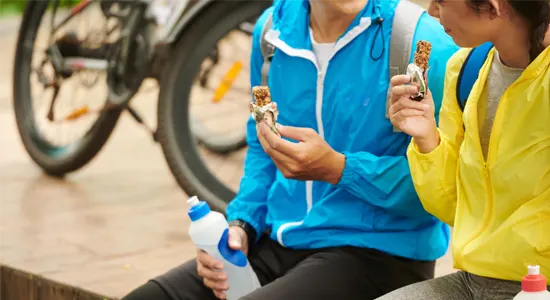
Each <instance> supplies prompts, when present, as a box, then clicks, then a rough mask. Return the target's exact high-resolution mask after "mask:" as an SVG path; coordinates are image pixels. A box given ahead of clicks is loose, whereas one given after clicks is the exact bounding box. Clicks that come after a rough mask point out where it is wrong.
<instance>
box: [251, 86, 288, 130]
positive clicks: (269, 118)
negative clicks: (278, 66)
mask: <svg viewBox="0 0 550 300" xmlns="http://www.w3.org/2000/svg"><path fill="white" fill-rule="evenodd" d="M252 95H253V96H254V102H251V103H250V105H249V109H250V114H251V115H252V118H254V120H255V121H256V124H258V123H260V122H262V120H265V121H266V123H267V125H269V128H270V129H271V131H273V133H275V134H276V135H278V136H281V135H280V134H279V130H277V125H276V124H277V117H278V116H279V110H278V109H277V103H275V102H273V101H271V93H270V91H269V87H267V86H255V87H253V88H252Z"/></svg>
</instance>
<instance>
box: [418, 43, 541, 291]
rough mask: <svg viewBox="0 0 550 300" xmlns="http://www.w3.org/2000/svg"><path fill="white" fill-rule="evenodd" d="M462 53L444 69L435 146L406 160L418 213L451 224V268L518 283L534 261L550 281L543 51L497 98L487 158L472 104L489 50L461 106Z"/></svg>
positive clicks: (481, 94)
mask: <svg viewBox="0 0 550 300" xmlns="http://www.w3.org/2000/svg"><path fill="white" fill-rule="evenodd" d="M468 53H469V49H462V50H460V51H458V52H457V53H456V54H455V55H454V56H453V57H452V58H451V59H450V60H449V63H448V65H447V74H446V79H445V81H446V82H445V97H444V100H443V104H442V108H441V111H440V121H439V132H440V135H441V143H440V145H439V146H438V147H437V148H436V149H435V150H433V151H432V152H430V153H428V154H421V153H420V152H418V149H417V148H416V146H415V143H414V139H413V141H412V142H411V145H410V146H409V149H408V152H407V155H408V158H409V164H410V167H411V173H412V178H413V181H414V184H415V187H416V190H417V192H418V194H419V196H420V199H421V201H422V203H423V205H424V208H425V209H426V210H427V211H428V212H430V213H431V214H433V215H434V216H436V217H437V218H439V219H440V220H442V221H444V222H445V223H447V224H449V225H451V226H453V227H454V232H453V239H452V249H453V257H454V266H455V268H457V269H461V270H464V271H467V272H470V273H473V274H476V275H480V276H487V277H492V278H498V279H507V280H516V281H519V280H521V278H522V277H523V276H524V275H525V274H526V273H527V266H528V265H533V264H538V265H540V266H541V272H542V273H543V274H545V275H546V276H547V277H550V48H547V49H546V50H545V51H544V52H543V53H542V54H541V55H539V57H538V58H537V59H536V60H535V61H534V62H532V63H531V64H530V65H529V66H528V67H527V69H526V70H525V71H524V72H523V73H522V75H521V76H520V78H519V79H518V80H517V81H516V82H515V83H513V84H512V85H511V86H510V87H509V88H508V89H507V90H506V92H505V93H504V95H503V96H502V98H501V100H500V103H499V107H498V110H497V113H496V117H495V120H494V124H493V129H492V133H491V138H490V143H489V150H488V155H487V161H485V158H484V156H483V153H482V150H481V145H480V142H479V126H478V103H479V102H480V99H487V98H486V91H485V90H486V89H485V88H484V86H485V82H486V81H487V76H488V73H489V70H490V67H491V63H492V61H493V57H494V49H493V50H492V51H491V53H490V54H489V57H488V59H487V61H486V62H485V64H484V66H483V68H482V70H481V72H480V77H479V79H478V81H477V82H476V84H475V85H474V87H473V89H472V92H471V93H470V97H469V99H468V101H467V103H466V107H465V109H464V113H462V111H461V110H460V108H459V105H458V102H457V99H456V84H457V79H458V75H459V72H460V68H461V67H462V64H463V62H464V61H465V59H466V56H467V55H468Z"/></svg>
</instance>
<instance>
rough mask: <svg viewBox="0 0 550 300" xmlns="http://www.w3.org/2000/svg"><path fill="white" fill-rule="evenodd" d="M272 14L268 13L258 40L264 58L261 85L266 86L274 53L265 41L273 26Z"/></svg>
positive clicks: (273, 49)
mask: <svg viewBox="0 0 550 300" xmlns="http://www.w3.org/2000/svg"><path fill="white" fill-rule="evenodd" d="M272 17H273V14H272V13H269V16H267V20H266V21H265V23H264V26H263V27H262V35H261V38H260V51H261V52H262V57H263V58H264V63H263V64H262V85H267V77H268V75H269V67H270V65H271V58H272V57H273V54H274V53H275V47H274V46H273V45H271V44H270V43H268V42H267V41H266V39H265V35H266V33H267V32H268V31H269V30H270V29H271V27H272V26H273V18H272Z"/></svg>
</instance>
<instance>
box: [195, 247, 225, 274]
mask: <svg viewBox="0 0 550 300" xmlns="http://www.w3.org/2000/svg"><path fill="white" fill-rule="evenodd" d="M197 261H198V263H199V264H201V265H203V266H205V267H206V268H210V269H215V270H222V269H223V264H222V262H221V261H218V260H216V259H214V258H212V257H211V256H210V255H208V254H207V253H206V252H204V251H198V253H197Z"/></svg>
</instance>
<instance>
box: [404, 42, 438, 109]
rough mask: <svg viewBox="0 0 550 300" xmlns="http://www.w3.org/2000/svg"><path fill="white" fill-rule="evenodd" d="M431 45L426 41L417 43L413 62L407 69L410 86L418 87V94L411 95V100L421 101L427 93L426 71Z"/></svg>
mask: <svg viewBox="0 0 550 300" xmlns="http://www.w3.org/2000/svg"><path fill="white" fill-rule="evenodd" d="M431 51H432V45H431V44H430V42H427V41H418V43H417V44H416V52H415V53H414V62H413V63H412V64H410V65H409V66H408V67H407V75H409V76H411V78H412V80H411V84H413V85H416V86H418V94H416V95H412V96H411V100H415V101H422V99H424V95H425V94H426V92H427V91H428V78H427V71H428V69H429V66H428V62H429V60H430V53H431Z"/></svg>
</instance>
